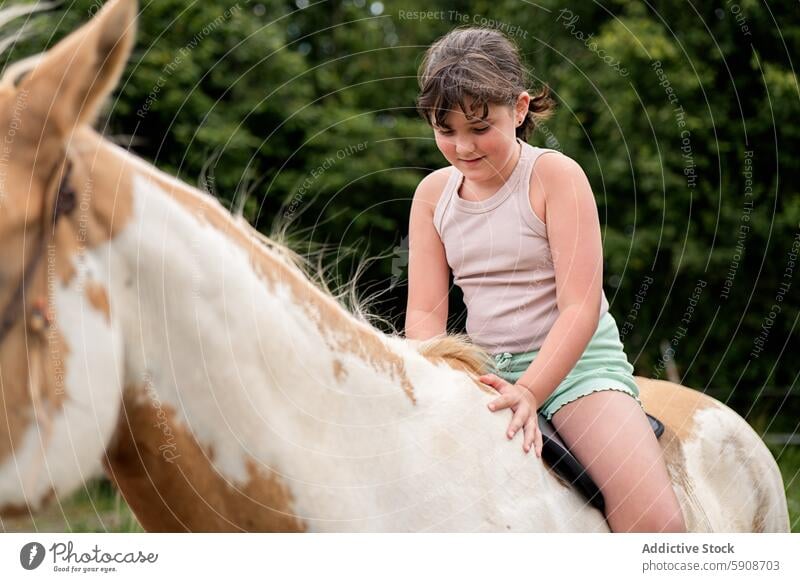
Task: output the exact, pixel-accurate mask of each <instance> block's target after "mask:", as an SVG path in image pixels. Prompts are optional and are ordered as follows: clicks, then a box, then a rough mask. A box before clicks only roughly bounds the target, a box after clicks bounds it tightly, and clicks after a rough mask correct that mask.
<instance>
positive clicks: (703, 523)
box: [636, 377, 789, 532]
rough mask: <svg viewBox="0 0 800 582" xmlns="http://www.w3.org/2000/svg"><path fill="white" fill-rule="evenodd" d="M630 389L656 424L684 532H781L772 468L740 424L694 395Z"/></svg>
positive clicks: (781, 495) (783, 511)
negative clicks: (659, 427) (660, 431)
mask: <svg viewBox="0 0 800 582" xmlns="http://www.w3.org/2000/svg"><path fill="white" fill-rule="evenodd" d="M636 381H637V383H638V385H639V390H640V392H641V399H642V403H643V405H644V408H645V410H646V411H647V412H648V413H650V414H652V415H654V416H656V417H657V418H659V419H660V420H661V421H662V422H663V423H664V427H665V430H664V434H663V435H662V437H661V439H660V442H661V447H662V450H663V451H664V460H665V462H666V464H667V468H668V470H669V472H670V475H671V477H672V481H673V484H674V486H675V490H676V493H677V495H678V498H679V500H680V502H681V506H682V508H683V511H684V517H685V519H686V523H687V526H688V528H689V530H690V531H715V532H733V531H743V532H776V531H777V532H787V531H789V515H788V509H787V505H786V494H785V491H784V487H783V480H782V478H781V474H780V470H779V469H778V465H777V463H776V462H775V459H774V458H773V457H772V454H771V453H770V452H769V449H768V448H767V447H766V445H765V444H764V442H763V441H762V440H761V438H760V437H759V436H758V434H757V433H756V432H755V431H754V430H753V429H752V428H751V427H750V425H749V424H747V422H746V421H745V420H744V419H743V418H742V417H741V416H739V415H738V414H736V413H735V412H734V411H733V410H731V409H730V408H728V407H727V406H725V405H724V404H722V403H721V402H719V401H717V400H715V399H714V398H711V397H710V396H708V395H706V394H703V393H702V392H699V391H697V390H693V389H691V388H687V387H685V386H681V385H679V384H673V383H671V382H665V381H661V380H651V379H648V378H641V377H637V378H636Z"/></svg>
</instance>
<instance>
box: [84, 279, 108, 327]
mask: <svg viewBox="0 0 800 582" xmlns="http://www.w3.org/2000/svg"><path fill="white" fill-rule="evenodd" d="M86 299H88V300H89V303H90V304H91V306H92V307H94V308H95V309H96V310H97V311H100V312H101V313H102V314H103V315H105V317H106V321H111V308H110V306H109V303H108V293H106V290H105V287H103V286H102V285H100V284H99V283H97V282H95V281H89V282H88V283H87V284H86Z"/></svg>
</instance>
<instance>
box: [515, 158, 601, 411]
mask: <svg viewBox="0 0 800 582" xmlns="http://www.w3.org/2000/svg"><path fill="white" fill-rule="evenodd" d="M536 170H537V171H536V173H535V175H536V176H538V178H539V179H540V180H541V183H540V186H541V187H542V188H543V191H544V195H545V222H546V225H547V236H548V238H549V241H550V250H551V253H552V256H553V265H554V268H555V276H556V297H557V303H558V311H559V316H558V318H557V319H556V322H555V323H554V324H553V327H552V328H551V329H550V332H549V333H548V334H547V337H546V338H545V340H544V343H543V344H542V346H541V348H540V350H539V353H538V355H537V356H536V358H535V359H534V360H533V362H532V363H531V365H530V367H529V368H528V369H527V370H526V371H525V373H524V374H523V375H522V377H520V379H519V381H518V382H517V384H521V385H523V386H524V387H526V388H527V389H528V390H530V391H531V392H532V393H533V395H534V396H535V398H536V401H537V402H538V403H539V405H541V404H542V403H543V402H544V401H545V400H547V398H548V397H549V396H550V394H552V392H553V390H555V388H556V387H557V386H558V385H559V383H561V381H562V380H563V379H564V378H565V377H566V375H567V374H568V373H569V372H570V370H572V368H573V367H574V366H575V364H576V363H577V361H578V359H579V358H580V356H581V354H583V351H584V349H585V348H586V346H587V345H588V343H589V340H590V339H591V337H592V335H593V334H594V332H595V331H596V330H597V324H598V322H599V316H600V302H601V293H602V281H603V250H602V242H601V235H600V221H599V218H598V214H597V204H596V203H595V199H594V195H593V194H592V189H591V186H590V185H589V181H588V179H587V178H586V175H585V174H584V172H583V170H582V169H581V167H580V165H578V163H577V162H575V161H574V160H572V159H571V158H569V157H567V156H564V155H559V154H548V155H544V156H542V157H541V159H539V161H538V163H537V164H536ZM531 187H533V185H532V186H531Z"/></svg>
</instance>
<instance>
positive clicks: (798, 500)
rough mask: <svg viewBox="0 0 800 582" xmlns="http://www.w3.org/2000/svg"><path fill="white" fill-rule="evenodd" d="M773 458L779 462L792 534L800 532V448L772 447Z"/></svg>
mask: <svg viewBox="0 0 800 582" xmlns="http://www.w3.org/2000/svg"><path fill="white" fill-rule="evenodd" d="M770 451H771V452H772V456H773V457H775V459H776V460H777V461H778V467H780V469H781V475H783V486H784V487H785V488H786V499H787V501H788V503H789V523H790V524H791V528H792V532H795V533H798V532H800V447H799V446H796V445H795V446H786V447H781V446H770Z"/></svg>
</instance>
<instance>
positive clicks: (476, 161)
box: [459, 156, 484, 165]
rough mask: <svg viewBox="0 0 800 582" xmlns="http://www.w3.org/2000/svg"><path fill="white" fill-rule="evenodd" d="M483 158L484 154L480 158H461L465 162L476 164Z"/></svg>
mask: <svg viewBox="0 0 800 582" xmlns="http://www.w3.org/2000/svg"><path fill="white" fill-rule="evenodd" d="M483 158H484V156H481V157H479V158H473V159H471V160H461V161H462V162H464V163H465V164H469V165H475V164H477V163H478V162H480V161H481V160H482V159H483ZM459 159H461V158H459Z"/></svg>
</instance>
